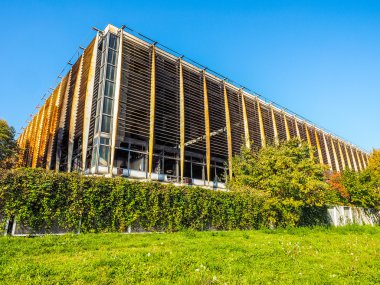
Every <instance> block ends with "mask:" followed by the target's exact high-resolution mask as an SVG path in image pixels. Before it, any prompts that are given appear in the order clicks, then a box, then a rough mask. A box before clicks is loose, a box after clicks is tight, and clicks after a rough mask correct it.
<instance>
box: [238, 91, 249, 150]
mask: <svg viewBox="0 0 380 285" xmlns="http://www.w3.org/2000/svg"><path fill="white" fill-rule="evenodd" d="M239 93H240V96H241V104H242V108H243V120H244V139H245V146H246V147H247V148H249V149H250V148H251V139H250V136H249V125H248V115H247V107H246V105H245V97H244V94H243V92H241V90H240V91H239Z"/></svg>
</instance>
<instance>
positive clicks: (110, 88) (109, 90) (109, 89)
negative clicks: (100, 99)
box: [104, 80, 115, 98]
mask: <svg viewBox="0 0 380 285" xmlns="http://www.w3.org/2000/svg"><path fill="white" fill-rule="evenodd" d="M114 86H115V85H114V83H112V82H109V81H107V80H106V82H105V87H104V96H107V97H111V98H113V94H114V90H115V88H114Z"/></svg>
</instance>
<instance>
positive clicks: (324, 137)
mask: <svg viewBox="0 0 380 285" xmlns="http://www.w3.org/2000/svg"><path fill="white" fill-rule="evenodd" d="M322 137H323V144H324V145H325V150H326V156H327V164H328V165H329V167H330V170H331V171H332V170H333V169H332V163H331V156H330V150H329V147H328V145H327V141H326V136H325V133H324V132H322Z"/></svg>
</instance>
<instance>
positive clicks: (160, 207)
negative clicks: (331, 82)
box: [0, 168, 269, 232]
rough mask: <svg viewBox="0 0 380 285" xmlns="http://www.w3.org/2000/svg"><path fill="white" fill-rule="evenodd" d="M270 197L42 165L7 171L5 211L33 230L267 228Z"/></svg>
mask: <svg viewBox="0 0 380 285" xmlns="http://www.w3.org/2000/svg"><path fill="white" fill-rule="evenodd" d="M264 202H265V197H263V196H260V195H257V194H252V193H232V192H222V191H212V190H207V189H203V188H199V187H176V186H173V185H169V184H162V183H148V182H139V181H130V180H128V179H124V178H112V179H110V178H104V177H88V176H87V177H86V176H82V175H79V174H75V173H70V174H67V173H55V172H51V171H45V170H41V169H26V168H24V169H17V170H13V171H9V172H6V173H3V174H2V177H1V181H0V211H1V213H0V215H2V216H5V217H16V218H17V220H18V221H20V222H21V223H22V224H23V225H24V226H27V227H29V228H30V229H31V230H32V231H35V232H37V231H41V229H43V230H44V231H49V229H51V228H52V227H56V226H57V225H58V226H59V227H60V228H62V229H66V230H69V231H78V230H80V231H81V232H125V231H127V229H128V227H129V226H131V227H132V229H134V230H135V229H140V230H148V231H178V230H182V229H195V230H206V229H218V230H231V229H257V228H260V227H267V226H268V224H267V223H266V220H268V219H267V217H266V216H267V214H269V213H268V211H266V210H263V209H264V208H265V207H264Z"/></svg>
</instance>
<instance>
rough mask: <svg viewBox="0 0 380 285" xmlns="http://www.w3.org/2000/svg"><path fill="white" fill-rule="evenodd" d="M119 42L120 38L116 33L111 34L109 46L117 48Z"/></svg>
mask: <svg viewBox="0 0 380 285" xmlns="http://www.w3.org/2000/svg"><path fill="white" fill-rule="evenodd" d="M117 42H118V38H117V37H116V36H115V35H113V34H110V38H109V43H108V46H109V47H110V48H113V49H117Z"/></svg>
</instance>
